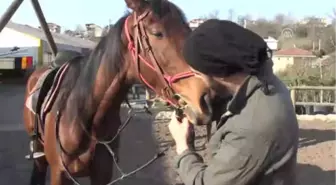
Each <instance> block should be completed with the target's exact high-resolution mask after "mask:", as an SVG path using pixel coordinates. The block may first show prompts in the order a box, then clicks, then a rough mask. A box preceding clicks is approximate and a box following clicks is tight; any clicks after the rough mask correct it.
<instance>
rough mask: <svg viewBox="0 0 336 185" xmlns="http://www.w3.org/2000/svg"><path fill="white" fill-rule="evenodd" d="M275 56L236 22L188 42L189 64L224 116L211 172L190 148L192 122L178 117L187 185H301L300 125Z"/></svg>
mask: <svg viewBox="0 0 336 185" xmlns="http://www.w3.org/2000/svg"><path fill="white" fill-rule="evenodd" d="M268 52H269V51H268V49H267V44H266V43H265V42H264V40H263V39H262V38H261V37H259V36H258V35H257V34H255V33H253V32H251V31H249V30H247V29H244V28H243V27H240V26H239V25H237V24H235V23H233V22H229V21H221V20H214V19H213V20H208V21H206V22H205V23H203V24H202V25H200V26H199V27H198V28H196V29H195V30H194V31H193V32H192V33H191V35H190V37H189V38H188V39H187V40H186V43H185V46H184V50H183V53H184V56H185V58H186V60H187V62H188V63H189V65H190V66H191V67H192V68H193V69H194V71H195V73H196V75H197V76H198V77H199V78H201V79H203V80H204V81H205V82H206V83H207V84H209V86H210V87H211V92H210V94H211V97H213V98H214V97H219V98H216V101H214V103H216V104H217V105H216V106H215V105H214V106H213V109H214V111H215V113H214V114H215V115H216V112H218V111H220V112H221V114H220V115H221V116H220V117H219V118H218V119H217V118H216V116H214V118H213V119H216V120H217V122H216V123H217V124H216V126H217V127H216V128H217V129H216V132H215V133H214V134H213V135H212V137H211V139H210V141H209V145H208V146H209V149H210V151H211V154H212V155H211V156H212V158H211V159H210V160H209V161H208V163H207V164H205V163H204V162H203V159H202V157H201V156H200V155H198V154H197V153H196V152H195V151H193V150H192V149H191V148H189V147H188V144H187V139H188V135H189V131H188V130H190V129H189V127H190V124H189V123H188V121H187V119H183V121H182V123H180V122H179V121H178V120H177V119H176V118H175V116H174V115H173V117H172V120H171V122H170V124H169V129H170V132H171V134H172V136H173V138H174V140H175V143H176V152H177V154H178V156H177V161H176V168H177V171H178V173H179V175H180V177H181V179H182V181H183V182H184V183H185V184H186V185H247V184H248V185H255V184H258V185H293V184H295V170H296V169H295V168H296V154H297V147H298V123H297V119H296V115H295V112H294V108H293V104H292V102H291V99H290V95H289V91H288V89H287V88H286V86H285V85H284V84H283V83H282V82H281V81H280V80H279V79H278V78H277V77H276V76H275V75H274V74H273V71H272V62H271V61H270V59H269V58H270V56H269V55H268V54H269V53H268ZM228 97H230V98H229V101H228V102H227V101H224V100H225V99H227V98H228ZM218 99H223V101H219V100H218ZM218 102H221V105H218Z"/></svg>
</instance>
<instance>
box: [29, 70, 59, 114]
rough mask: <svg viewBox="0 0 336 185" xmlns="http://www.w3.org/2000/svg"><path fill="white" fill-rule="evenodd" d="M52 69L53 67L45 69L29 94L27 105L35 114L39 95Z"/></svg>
mask: <svg viewBox="0 0 336 185" xmlns="http://www.w3.org/2000/svg"><path fill="white" fill-rule="evenodd" d="M52 71H53V70H52V69H48V70H47V71H45V72H44V73H43V74H42V75H41V77H40V78H39V79H38V81H37V83H36V84H35V86H34V88H33V89H32V91H31V92H30V93H29V95H28V98H27V100H26V103H25V105H26V107H27V108H28V109H29V110H30V111H31V112H32V113H33V114H36V106H37V102H38V97H39V95H40V90H41V87H42V86H43V84H44V82H45V79H46V78H47V77H48V75H49V74H51V72H52Z"/></svg>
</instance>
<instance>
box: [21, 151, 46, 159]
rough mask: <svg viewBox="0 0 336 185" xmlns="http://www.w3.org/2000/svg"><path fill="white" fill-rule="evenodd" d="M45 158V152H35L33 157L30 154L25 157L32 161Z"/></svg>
mask: <svg viewBox="0 0 336 185" xmlns="http://www.w3.org/2000/svg"><path fill="white" fill-rule="evenodd" d="M44 156H45V154H44V152H34V153H33V155H31V154H28V155H26V156H25V158H26V159H28V160H32V159H38V158H41V157H44Z"/></svg>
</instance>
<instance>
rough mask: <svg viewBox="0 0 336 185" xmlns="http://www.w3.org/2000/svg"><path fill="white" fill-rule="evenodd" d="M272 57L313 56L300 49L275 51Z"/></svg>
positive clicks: (309, 52)
mask: <svg viewBox="0 0 336 185" xmlns="http://www.w3.org/2000/svg"><path fill="white" fill-rule="evenodd" d="M274 55H282V56H314V55H313V53H312V52H311V51H307V50H304V49H300V48H290V49H281V50H279V51H276V52H275V53H274Z"/></svg>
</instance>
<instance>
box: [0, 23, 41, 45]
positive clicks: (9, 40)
mask: <svg viewBox="0 0 336 185" xmlns="http://www.w3.org/2000/svg"><path fill="white" fill-rule="evenodd" d="M14 46H17V47H39V46H40V39H38V38H35V37H32V36H30V35H27V34H24V33H20V32H18V31H15V30H13V29H10V28H7V27H5V28H4V29H3V30H2V32H1V33H0V47H5V48H8V47H14Z"/></svg>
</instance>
